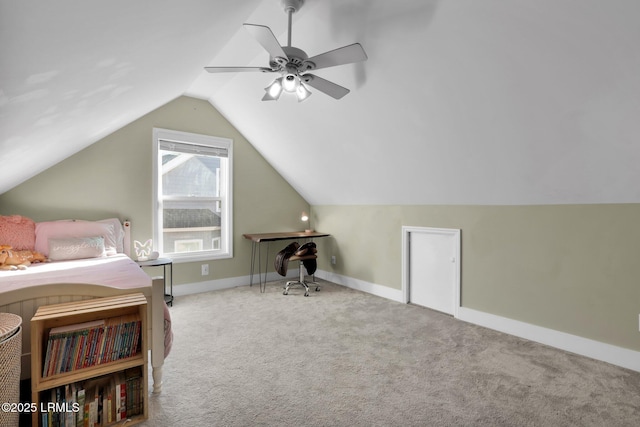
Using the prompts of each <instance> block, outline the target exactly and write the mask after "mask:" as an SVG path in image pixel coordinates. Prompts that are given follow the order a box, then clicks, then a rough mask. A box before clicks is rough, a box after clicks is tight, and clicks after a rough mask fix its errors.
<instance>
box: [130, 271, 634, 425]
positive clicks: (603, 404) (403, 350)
mask: <svg viewBox="0 0 640 427" xmlns="http://www.w3.org/2000/svg"><path fill="white" fill-rule="evenodd" d="M321 284H322V285H323V287H322V290H321V291H320V292H318V293H315V292H313V291H312V293H311V296H309V297H307V298H305V297H303V295H302V292H301V291H300V290H295V291H292V292H291V293H290V295H287V296H284V295H282V289H281V285H279V284H276V283H271V284H269V285H268V286H267V292H266V293H264V294H261V293H260V290H259V288H258V287H257V286H254V287H248V286H245V287H239V288H234V289H228V290H223V291H217V292H209V293H203V294H197V295H190V296H184V297H177V298H176V300H175V302H174V306H173V307H172V308H171V315H172V320H173V330H174V333H175V338H174V344H173V349H172V352H171V354H170V355H169V357H168V358H167V360H166V362H165V365H164V386H163V392H162V393H161V394H159V395H152V396H151V397H150V400H149V409H150V419H149V421H148V422H146V423H144V424H143V425H145V426H153V427H156V426H200V425H202V426H554V427H556V426H638V425H640V373H638V372H634V371H630V370H626V369H623V368H619V367H616V366H612V365H609V364H606V363H603V362H599V361H595V360H591V359H587V358H584V357H581V356H577V355H574V354H570V353H567V352H564V351H561V350H556V349H553V348H550V347H547V346H544V345H540V344H536V343H533V342H529V341H525V340H522V339H519V338H515V337H512V336H509V335H505V334H501V333H499V332H495V331H491V330H488V329H484V328H481V327H478V326H474V325H470V324H467V323H464V322H461V321H458V320H455V319H453V318H452V317H450V316H447V315H444V314H441V313H438V312H434V311H431V310H428V309H425V308H422V307H417V306H412V305H406V304H400V303H396V302H393V301H389V300H386V299H383V298H379V297H376V296H372V295H369V294H365V293H362V292H358V291H354V290H351V289H348V288H344V287H342V286H338V285H335V284H330V283H327V282H321Z"/></svg>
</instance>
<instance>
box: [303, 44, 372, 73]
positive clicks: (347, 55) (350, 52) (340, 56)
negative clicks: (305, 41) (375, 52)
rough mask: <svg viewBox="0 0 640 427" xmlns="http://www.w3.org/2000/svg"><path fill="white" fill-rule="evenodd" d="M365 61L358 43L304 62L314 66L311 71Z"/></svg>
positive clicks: (364, 55) (365, 56)
mask: <svg viewBox="0 0 640 427" xmlns="http://www.w3.org/2000/svg"><path fill="white" fill-rule="evenodd" d="M366 59H367V54H366V53H365V52H364V49H363V48H362V46H361V45H360V43H354V44H350V45H348V46H343V47H340V48H338V49H334V50H330V51H329V52H325V53H321V54H320V55H316V56H313V57H311V58H309V59H307V60H305V61H304V62H313V63H314V64H315V66H314V67H313V68H312V69H314V70H317V69H320V68H328V67H335V66H336V65H342V64H351V63H353V62H360V61H366Z"/></svg>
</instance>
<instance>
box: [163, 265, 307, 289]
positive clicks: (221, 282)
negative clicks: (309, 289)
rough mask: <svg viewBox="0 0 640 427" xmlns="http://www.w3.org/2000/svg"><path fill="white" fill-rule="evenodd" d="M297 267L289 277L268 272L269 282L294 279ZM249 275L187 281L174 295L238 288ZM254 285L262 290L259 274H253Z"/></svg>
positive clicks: (178, 286)
mask: <svg viewBox="0 0 640 427" xmlns="http://www.w3.org/2000/svg"><path fill="white" fill-rule="evenodd" d="M297 271H298V270H297V269H294V270H293V272H294V273H296V274H294V275H292V276H291V277H289V276H290V275H287V277H282V276H280V275H279V274H278V273H276V272H270V273H268V274H267V282H272V281H275V280H281V281H283V282H284V281H286V280H292V279H293V278H295V277H298V275H297ZM249 279H250V277H249V275H246V276H239V277H230V278H227V279H216V280H207V281H205V282H196V283H185V284H183V285H176V286H174V287H173V295H174V296H182V295H191V294H199V293H201V292H209V291H219V290H222V289H229V288H236V287H238V286H246V285H247V284H249V283H250V280H249ZM253 286H254V287H255V288H256V289H258V291H259V290H260V283H259V282H258V276H257V275H254V276H253Z"/></svg>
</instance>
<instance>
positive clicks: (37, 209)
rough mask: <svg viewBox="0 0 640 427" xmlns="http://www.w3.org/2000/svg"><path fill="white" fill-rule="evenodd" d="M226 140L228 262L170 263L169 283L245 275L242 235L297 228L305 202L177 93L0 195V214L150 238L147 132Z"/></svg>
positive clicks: (235, 135)
mask: <svg viewBox="0 0 640 427" xmlns="http://www.w3.org/2000/svg"><path fill="white" fill-rule="evenodd" d="M154 127H160V128H165V129H173V130H178V131H184V132H193V133H200V134H205V135H213V136H220V137H225V138H231V139H233V155H234V159H233V160H234V162H233V192H234V198H233V204H234V214H233V229H234V235H233V251H234V257H233V259H226V260H216V261H209V265H210V267H209V270H210V274H209V276H202V275H201V271H200V265H201V264H203V263H204V262H197V263H181V264H175V265H174V268H175V271H174V280H175V283H176V284H178V285H179V284H183V283H194V282H200V281H206V280H214V279H221V278H229V277H240V276H246V275H248V274H249V259H250V255H251V244H250V243H249V241H247V240H245V239H243V238H242V234H243V233H250V232H264V231H292V230H300V229H301V228H302V225H301V224H300V212H302V211H303V210H306V211H308V210H309V204H308V203H307V202H306V201H305V200H304V199H303V198H302V197H301V196H300V195H299V194H298V193H297V192H296V191H295V190H294V189H293V188H292V187H291V186H290V185H289V184H288V183H287V182H286V181H285V180H284V179H283V178H282V177H281V176H280V175H279V174H278V173H277V172H276V171H275V170H274V169H273V168H272V167H271V166H270V165H269V164H268V163H267V162H266V161H265V160H264V158H263V157H262V156H261V155H260V154H259V153H258V152H257V151H256V150H255V149H254V148H253V146H251V145H250V144H249V142H248V141H247V140H246V139H245V138H244V137H243V136H242V135H241V134H240V133H239V132H238V131H237V130H236V129H235V128H234V127H233V126H232V125H231V124H230V123H229V122H228V121H227V120H226V119H225V118H224V117H223V116H222V115H220V114H219V113H218V111H217V110H216V109H215V108H213V107H212V106H211V104H209V103H208V102H207V101H202V100H199V99H194V98H189V97H180V98H177V99H175V100H174V101H172V102H170V103H168V104H166V105H164V106H163V107H160V108H158V109H157V110H155V111H153V112H151V113H149V114H147V115H145V116H144V117H142V118H140V119H138V120H136V121H135V122H133V123H131V124H129V125H127V126H125V127H123V128H122V129H120V130H118V131H116V132H114V133H113V134H111V135H109V136H107V137H106V138H104V139H102V140H100V141H98V142H96V143H95V144H93V145H91V146H89V147H87V148H86V149H84V150H82V151H80V152H79V153H77V154H75V155H74V156H71V157H69V158H68V159H66V160H64V161H63V162H61V163H59V164H57V165H55V166H53V167H51V168H50V169H48V170H46V171H44V172H42V173H41V174H39V175H37V176H35V177H34V178H32V179H30V180H28V181H27V182H25V183H23V184H21V185H19V186H17V187H16V188H14V189H12V190H10V191H8V192H6V193H4V194H2V195H0V214H2V215H10V214H21V215H24V216H28V217H30V218H33V219H34V220H35V221H46V220H55V219H65V218H82V219H101V218H105V217H118V218H120V219H121V220H124V219H130V220H131V221H132V223H133V235H132V238H133V239H137V240H146V239H148V238H150V237H151V236H152V224H151V215H152V129H153V128H154Z"/></svg>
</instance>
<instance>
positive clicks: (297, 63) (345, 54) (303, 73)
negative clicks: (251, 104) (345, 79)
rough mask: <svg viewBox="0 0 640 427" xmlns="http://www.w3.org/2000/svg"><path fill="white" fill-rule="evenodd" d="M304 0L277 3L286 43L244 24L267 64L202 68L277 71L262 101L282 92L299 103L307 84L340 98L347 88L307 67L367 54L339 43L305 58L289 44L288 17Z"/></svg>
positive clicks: (266, 29)
mask: <svg viewBox="0 0 640 427" xmlns="http://www.w3.org/2000/svg"><path fill="white" fill-rule="evenodd" d="M303 4H304V0H281V5H282V7H283V8H284V11H285V13H287V15H288V20H289V25H288V32H287V46H281V45H280V43H279V42H278V39H277V38H276V37H275V36H274V34H273V32H272V31H271V29H270V28H269V27H266V26H264V25H256V24H244V27H245V28H246V29H247V31H249V33H250V34H251V35H252V36H253V37H254V38H255V39H256V40H257V41H258V43H260V45H262V47H263V48H264V49H265V50H266V51H267V52H268V53H269V66H268V67H205V70H207V71H208V72H210V73H224V72H244V71H260V72H263V73H280V75H281V77H278V78H276V79H275V80H274V81H273V82H272V83H271V84H270V85H269V86H267V87H266V88H265V91H266V93H265V95H264V96H263V97H262V100H263V101H277V100H278V99H279V98H280V95H282V93H283V92H287V93H292V94H295V95H296V97H297V99H298V102H302V101H304V100H305V99H307V98H308V97H309V96H310V95H311V91H310V90H309V88H308V87H307V86H310V87H312V88H314V89H316V90H318V91H320V92H323V93H325V94H327V95H329V96H331V97H332V98H334V99H340V98H342V97H343V96H345V95H346V94H348V93H349V89H347V88H344V87H342V86H340V85H337V84H335V83H333V82H330V81H328V80H325V79H323V78H321V77H318V76H316V75H314V74H311V73H310V71H311V70H318V69H322V68H328V67H335V66H337V65H344V64H351V63H354V62H360V61H366V59H367V54H366V53H365V51H364V49H363V48H362V46H361V45H360V44H359V43H354V44H351V45H348V46H343V47H341V48H338V49H334V50H331V51H328V52H325V53H322V54H320V55H316V56H313V57H311V58H309V56H308V55H307V54H306V52H305V51H303V50H302V49H299V48H297V47H293V46H291V26H292V16H293V14H294V13H295V12H297V11H298V10H300V8H301V7H302V5H303Z"/></svg>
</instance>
